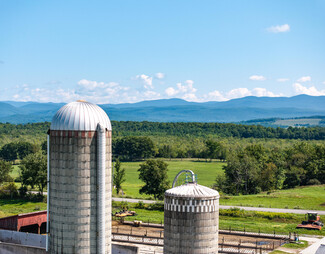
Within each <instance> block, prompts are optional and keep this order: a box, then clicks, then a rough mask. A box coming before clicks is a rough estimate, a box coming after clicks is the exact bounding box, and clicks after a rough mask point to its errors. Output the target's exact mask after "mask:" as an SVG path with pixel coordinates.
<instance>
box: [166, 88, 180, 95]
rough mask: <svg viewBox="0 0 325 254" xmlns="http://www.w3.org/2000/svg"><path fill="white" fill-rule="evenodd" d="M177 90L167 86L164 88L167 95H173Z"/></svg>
mask: <svg viewBox="0 0 325 254" xmlns="http://www.w3.org/2000/svg"><path fill="white" fill-rule="evenodd" d="M178 92H179V91H178V90H176V89H174V88H173V87H168V88H167V89H166V90H165V93H166V94H167V96H169V97H171V96H175V95H176V94H178Z"/></svg>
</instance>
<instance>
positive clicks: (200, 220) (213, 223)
mask: <svg viewBox="0 0 325 254" xmlns="http://www.w3.org/2000/svg"><path fill="white" fill-rule="evenodd" d="M193 185H194V184H192V185H188V186H186V185H184V186H182V187H180V188H178V187H175V188H173V189H171V190H168V191H166V193H165V204H164V206H165V209H164V253H165V254H216V253H218V227H219V194H218V193H217V192H216V193H215V194H213V195H210V196H208V197H204V195H202V193H204V192H201V190H200V186H198V185H196V186H193ZM177 188H178V189H177ZM184 188H189V191H187V190H185V191H184ZM191 188H192V189H194V190H195V192H193V191H192V189H191ZM205 188H206V187H205ZM179 189H181V191H182V192H179V191H178V190H179ZM183 193H185V194H183ZM189 193H190V194H189Z"/></svg>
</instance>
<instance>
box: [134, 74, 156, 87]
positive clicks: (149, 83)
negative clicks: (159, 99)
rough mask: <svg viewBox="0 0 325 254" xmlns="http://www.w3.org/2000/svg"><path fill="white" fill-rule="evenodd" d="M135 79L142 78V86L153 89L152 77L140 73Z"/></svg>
mask: <svg viewBox="0 0 325 254" xmlns="http://www.w3.org/2000/svg"><path fill="white" fill-rule="evenodd" d="M135 79H139V80H142V82H143V83H144V88H146V89H153V85H152V77H150V76H148V75H145V74H141V75H137V76H135Z"/></svg>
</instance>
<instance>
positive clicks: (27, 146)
mask: <svg viewBox="0 0 325 254" xmlns="http://www.w3.org/2000/svg"><path fill="white" fill-rule="evenodd" d="M38 150H39V147H38V146H37V145H34V144H32V143H29V142H25V141H19V142H11V143H8V144H5V145H4V146H3V147H2V148H1V150H0V157H1V158H3V159H4V160H6V161H14V160H17V159H24V158H25V157H26V156H27V155H28V154H31V153H35V152H37V151H38Z"/></svg>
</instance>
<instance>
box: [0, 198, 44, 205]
mask: <svg viewBox="0 0 325 254" xmlns="http://www.w3.org/2000/svg"><path fill="white" fill-rule="evenodd" d="M26 203H39V201H30V200H23V199H1V200H0V206H2V205H25V204H26Z"/></svg>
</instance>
